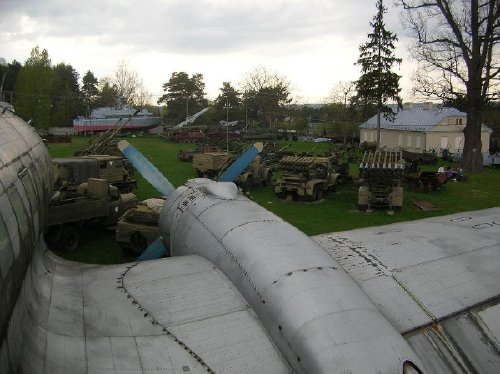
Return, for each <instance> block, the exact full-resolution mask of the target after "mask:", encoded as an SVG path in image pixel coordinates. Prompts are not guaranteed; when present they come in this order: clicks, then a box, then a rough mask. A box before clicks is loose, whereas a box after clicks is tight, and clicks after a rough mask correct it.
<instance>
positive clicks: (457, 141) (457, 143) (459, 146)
mask: <svg viewBox="0 0 500 374" xmlns="http://www.w3.org/2000/svg"><path fill="white" fill-rule="evenodd" d="M455 149H456V150H457V151H461V150H462V137H461V136H457V137H456V138H455Z"/></svg>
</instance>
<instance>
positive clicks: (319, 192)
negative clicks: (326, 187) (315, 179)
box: [314, 186, 323, 200]
mask: <svg viewBox="0 0 500 374" xmlns="http://www.w3.org/2000/svg"><path fill="white" fill-rule="evenodd" d="M322 198H323V188H322V187H321V186H316V187H314V199H315V200H321V199H322Z"/></svg>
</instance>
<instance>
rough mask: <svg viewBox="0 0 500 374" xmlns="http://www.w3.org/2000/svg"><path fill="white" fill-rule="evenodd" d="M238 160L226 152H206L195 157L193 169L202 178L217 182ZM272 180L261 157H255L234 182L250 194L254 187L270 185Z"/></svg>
mask: <svg viewBox="0 0 500 374" xmlns="http://www.w3.org/2000/svg"><path fill="white" fill-rule="evenodd" d="M235 159H236V157H235V156H234V155H232V154H229V153H225V152H206V153H196V154H194V155H193V167H194V168H195V170H196V174H197V176H198V177H200V178H208V179H212V180H216V179H217V178H218V177H219V176H220V175H222V173H223V172H224V170H225V169H226V168H227V167H228V166H229V165H231V163H232V162H233V161H234V160H235ZM271 180H272V170H271V168H269V167H267V166H266V165H265V163H264V162H263V160H262V158H261V157H260V156H257V157H255V159H254V160H253V162H252V163H251V164H250V166H249V167H248V168H247V169H246V170H245V171H243V172H242V173H241V175H240V176H239V177H238V178H237V179H236V180H235V181H234V183H236V185H237V186H238V187H240V188H241V189H242V190H243V191H244V192H249V191H250V190H251V188H252V186H254V185H262V186H265V185H268V184H270V183H271Z"/></svg>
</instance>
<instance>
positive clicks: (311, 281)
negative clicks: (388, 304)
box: [160, 180, 418, 373]
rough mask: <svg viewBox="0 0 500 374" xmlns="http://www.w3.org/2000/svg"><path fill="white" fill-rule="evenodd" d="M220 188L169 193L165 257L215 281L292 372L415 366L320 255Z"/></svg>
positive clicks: (202, 184)
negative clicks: (232, 293) (243, 303)
mask: <svg viewBox="0 0 500 374" xmlns="http://www.w3.org/2000/svg"><path fill="white" fill-rule="evenodd" d="M227 187H228V188H226V186H225V185H223V184H220V183H219V184H217V183H214V182H210V181H207V180H193V181H190V183H189V187H183V188H179V189H177V190H176V192H175V193H174V194H173V195H172V196H171V197H170V198H169V199H168V200H167V203H166V205H165V206H164V208H163V210H162V212H161V216H160V230H161V232H162V235H163V237H164V239H165V240H169V241H170V249H171V252H172V254H173V255H186V254H198V255H200V256H204V257H205V258H207V259H208V260H210V261H211V262H213V263H214V265H215V266H217V267H218V268H219V269H220V270H221V271H222V272H224V274H225V275H226V276H227V277H228V278H229V279H230V280H231V281H232V282H233V284H234V285H235V286H236V287H237V288H238V290H239V291H240V292H241V294H242V295H243V296H244V297H245V299H246V300H247V302H248V303H249V305H251V306H252V309H253V310H254V311H255V312H256V314H257V316H258V317H259V320H260V321H261V322H262V323H263V325H264V327H265V328H266V329H267V331H268V332H269V334H270V335H271V336H272V338H273V340H274V341H275V342H276V344H277V346H278V347H279V348H280V350H281V352H283V354H284V355H285V356H286V357H287V359H288V361H289V362H290V363H291V365H292V366H293V367H294V369H295V370H296V371H298V372H310V373H331V372H332V368H334V369H333V372H338V373H341V372H349V371H351V372H359V373H361V372H366V371H380V372H387V373H389V372H393V373H396V372H399V371H401V370H402V369H401V368H402V365H403V362H404V361H406V360H409V361H413V362H415V363H416V364H417V365H418V358H417V356H416V355H414V354H413V353H412V351H411V350H409V349H408V346H407V344H406V343H405V342H404V340H402V339H401V336H400V335H399V333H397V332H396V331H395V330H394V328H393V327H392V326H391V325H390V324H388V323H387V320H386V319H385V318H383V317H382V315H381V314H380V312H379V311H378V309H377V307H376V306H375V305H374V304H373V303H372V302H371V301H370V300H369V299H368V298H367V297H366V295H365V294H364V293H363V292H362V291H361V289H360V288H359V287H358V286H357V285H356V284H355V283H354V282H353V281H352V279H350V278H349V276H347V274H346V273H345V272H344V271H343V270H342V269H341V268H340V266H339V265H338V264H337V263H336V262H335V261H334V260H333V259H332V258H330V257H329V256H328V255H327V253H325V252H324V251H323V250H322V249H321V248H320V247H319V246H318V245H316V244H315V243H314V242H313V241H311V239H310V238H308V237H307V236H305V235H304V234H303V233H301V232H300V231H299V230H297V229H296V228H294V227H292V226H290V225H289V224H288V223H286V222H284V221H283V220H281V219H280V218H279V217H277V216H275V215H274V214H272V213H270V212H269V211H267V210H265V209H263V208H262V207H260V206H258V205H257V204H255V203H253V202H252V201H250V200H248V199H246V198H245V197H243V196H242V195H239V194H236V193H234V194H233V195H231V193H230V191H229V190H230V188H229V187H230V185H228V186H227ZM168 235H169V239H168ZM359 352H364V354H360V353H359Z"/></svg>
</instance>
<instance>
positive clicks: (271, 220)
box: [220, 219, 281, 240]
mask: <svg viewBox="0 0 500 374" xmlns="http://www.w3.org/2000/svg"><path fill="white" fill-rule="evenodd" d="M265 222H281V221H280V220H277V219H261V220H256V221H248V222H244V223H242V224H240V225H238V226H235V227H233V228H231V230H229V231H228V232H226V233H225V234H224V235H222V236H221V237H220V240H222V239H224V238H225V237H226V236H227V235H228V234H230V233H231V232H233V231H234V230H236V229H239V228H240V227H243V226H245V225H249V224H252V223H265Z"/></svg>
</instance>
